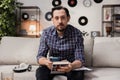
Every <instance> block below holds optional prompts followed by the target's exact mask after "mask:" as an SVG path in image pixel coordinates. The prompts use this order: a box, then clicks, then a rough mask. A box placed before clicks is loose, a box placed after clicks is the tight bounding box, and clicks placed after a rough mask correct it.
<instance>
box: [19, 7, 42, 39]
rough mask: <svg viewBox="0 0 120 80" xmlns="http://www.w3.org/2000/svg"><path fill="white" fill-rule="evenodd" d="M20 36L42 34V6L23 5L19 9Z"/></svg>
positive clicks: (37, 35)
mask: <svg viewBox="0 0 120 80" xmlns="http://www.w3.org/2000/svg"><path fill="white" fill-rule="evenodd" d="M17 15H18V16H17V22H18V30H17V34H18V36H25V37H39V36H40V8H39V7H37V6H22V7H19V9H18V10H17Z"/></svg>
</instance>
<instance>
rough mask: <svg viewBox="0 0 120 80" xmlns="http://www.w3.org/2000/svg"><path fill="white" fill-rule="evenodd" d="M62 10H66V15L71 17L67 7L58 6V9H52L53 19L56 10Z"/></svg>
mask: <svg viewBox="0 0 120 80" xmlns="http://www.w3.org/2000/svg"><path fill="white" fill-rule="evenodd" d="M61 9H63V10H65V12H66V15H67V16H68V17H70V14H69V10H68V9H67V8H66V7H63V6H56V7H54V8H52V13H51V14H52V17H53V12H54V11H55V10H61Z"/></svg>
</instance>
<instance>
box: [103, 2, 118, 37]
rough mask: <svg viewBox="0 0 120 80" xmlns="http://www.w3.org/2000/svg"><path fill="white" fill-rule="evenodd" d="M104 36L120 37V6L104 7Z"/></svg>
mask: <svg viewBox="0 0 120 80" xmlns="http://www.w3.org/2000/svg"><path fill="white" fill-rule="evenodd" d="M116 33H117V34H116ZM102 36H113V37H114V36H120V5H117V4H116V5H103V6H102Z"/></svg>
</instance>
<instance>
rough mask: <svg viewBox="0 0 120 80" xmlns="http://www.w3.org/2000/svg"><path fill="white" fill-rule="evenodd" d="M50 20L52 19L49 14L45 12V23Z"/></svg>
mask: <svg viewBox="0 0 120 80" xmlns="http://www.w3.org/2000/svg"><path fill="white" fill-rule="evenodd" d="M51 18H52V14H51V12H47V13H46V14H45V19H46V20H47V21H51Z"/></svg>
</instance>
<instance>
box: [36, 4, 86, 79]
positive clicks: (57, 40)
mask: <svg viewBox="0 0 120 80" xmlns="http://www.w3.org/2000/svg"><path fill="white" fill-rule="evenodd" d="M69 20H70V14H69V11H68V9H67V8H65V7H62V6H57V7H55V8H53V9H52V21H53V24H54V25H53V26H51V27H49V28H47V29H45V30H44V31H43V33H42V36H41V40H40V46H39V51H38V55H37V60H38V63H39V64H40V65H41V67H39V68H38V69H37V70H36V79H37V80H52V78H53V77H54V76H55V75H57V74H51V69H52V61H50V60H49V59H47V53H48V51H49V55H50V56H53V57H59V58H60V60H67V61H69V65H67V66H64V67H60V68H59V69H57V71H59V72H63V73H64V74H62V75H65V76H67V80H83V76H84V72H83V71H75V70H74V69H76V68H80V67H81V66H83V65H84V56H83V54H84V45H83V37H82V33H81V32H80V30H78V29H77V28H75V27H73V26H72V25H69V24H68V22H69Z"/></svg>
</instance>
